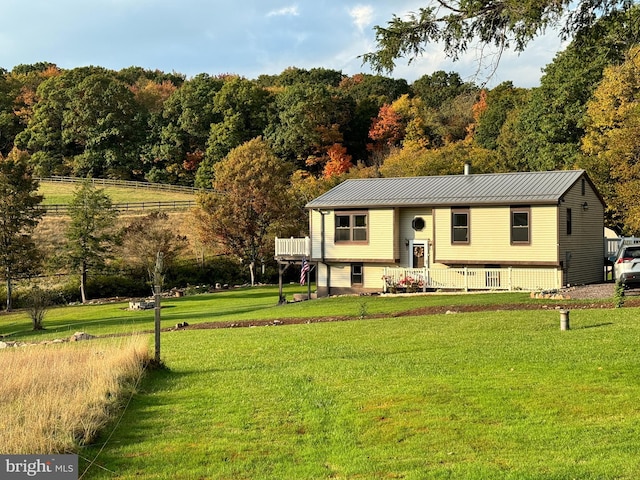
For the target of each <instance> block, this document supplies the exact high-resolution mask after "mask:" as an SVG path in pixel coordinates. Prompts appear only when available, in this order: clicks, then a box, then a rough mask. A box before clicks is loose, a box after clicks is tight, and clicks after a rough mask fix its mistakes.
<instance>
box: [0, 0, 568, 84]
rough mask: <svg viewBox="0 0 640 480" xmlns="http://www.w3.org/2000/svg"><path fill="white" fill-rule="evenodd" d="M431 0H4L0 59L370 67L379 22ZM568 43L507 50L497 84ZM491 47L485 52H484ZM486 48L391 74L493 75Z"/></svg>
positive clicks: (271, 70)
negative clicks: (482, 61)
mask: <svg viewBox="0 0 640 480" xmlns="http://www.w3.org/2000/svg"><path fill="white" fill-rule="evenodd" d="M426 4H427V1H426V0H423V1H419V0H418V1H416V0H413V1H412V0H395V1H394V0H369V1H367V0H362V1H354V2H351V1H344V0H313V1H303V0H298V1H292V0H235V1H230V0H210V1H206V0H2V1H1V2H0V67H3V68H6V69H7V70H11V69H12V68H13V67H14V66H15V65H19V64H29V63H35V62H40V61H48V62H53V63H55V64H57V65H58V66H60V67H62V68H74V67H78V66H85V65H98V66H102V67H106V68H111V69H115V70H119V69H121V68H125V67H129V66H139V67H143V68H148V69H159V70H163V71H166V72H171V71H175V72H178V73H182V74H185V75H187V77H192V76H194V75H197V74H198V73H208V74H211V75H217V74H221V73H235V74H239V75H242V76H244V77H247V78H257V77H258V76H259V75H260V74H277V73H280V72H282V71H283V70H284V69H285V68H287V67H290V66H295V67H300V68H314V67H323V68H331V69H335V70H341V71H342V72H343V73H345V74H347V75H353V74H355V73H358V72H367V73H368V72H370V70H369V69H368V67H367V66H363V65H362V62H361V60H360V59H359V58H358V56H359V55H362V54H364V53H367V52H369V51H372V50H373V49H374V47H375V43H374V40H375V34H374V31H373V26H374V25H384V24H386V22H387V21H388V20H390V19H391V17H392V15H393V14H396V15H399V16H402V15H404V14H406V13H407V12H411V11H417V9H418V8H420V7H421V6H425V5H426ZM561 48H562V46H561V44H560V42H559V41H558V39H557V37H555V36H554V35H548V36H546V37H544V38H541V39H540V40H538V41H536V42H534V43H533V44H532V45H531V46H530V48H529V49H528V50H527V51H526V52H525V53H522V54H520V55H517V54H514V53H506V54H504V55H503V57H502V60H501V62H500V66H499V68H498V70H497V71H496V72H495V74H494V75H493V76H492V77H491V79H490V81H489V86H492V85H497V84H498V83H500V82H503V81H506V80H511V81H513V83H514V84H515V85H516V86H520V87H533V86H536V85H538V83H539V79H540V76H541V68H542V67H544V66H545V65H546V64H548V63H549V62H550V61H551V60H552V59H553V57H554V55H555V54H556V53H557V52H558V51H559V50H560V49H561ZM484 53H485V54H486V52H484ZM480 54H481V52H479V51H478V50H473V49H472V50H471V51H470V52H469V53H468V54H467V55H466V56H464V57H463V58H462V59H461V60H460V61H459V62H456V63H453V62H451V61H450V60H447V59H446V58H445V57H444V55H443V54H442V51H441V49H440V48H437V46H436V47H433V48H430V49H429V50H428V51H427V52H426V54H425V55H424V57H423V58H421V59H420V60H418V61H416V62H414V63H412V64H411V65H407V62H406V61H405V60H399V61H398V62H397V68H396V70H395V71H394V72H393V74H392V75H391V76H393V77H397V78H404V79H406V80H407V81H409V82H412V81H414V80H415V79H417V78H419V77H421V76H422V75H425V74H431V73H433V72H434V71H437V70H445V71H447V72H450V71H455V72H458V73H459V74H460V75H461V76H462V77H463V79H465V80H471V81H476V82H478V83H479V82H482V81H484V80H486V78H487V75H488V72H487V71H479V72H478V63H477V58H478V57H479V56H480Z"/></svg>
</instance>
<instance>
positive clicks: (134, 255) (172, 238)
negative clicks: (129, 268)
mask: <svg viewBox="0 0 640 480" xmlns="http://www.w3.org/2000/svg"><path fill="white" fill-rule="evenodd" d="M121 236H122V256H123V257H124V258H126V259H127V260H129V261H131V262H132V263H134V264H137V265H140V266H142V267H143V268H144V269H145V271H146V272H147V275H148V277H149V281H153V275H154V268H155V265H156V260H157V255H158V253H162V257H163V264H164V268H165V269H166V268H168V267H170V266H171V264H172V263H173V262H174V261H175V259H176V258H177V256H178V255H179V254H180V252H181V251H182V250H183V249H184V247H185V246H186V243H187V237H185V236H182V235H178V234H176V233H175V229H174V228H173V226H172V224H171V219H170V218H169V215H167V214H166V213H164V212H159V211H158V212H151V213H150V214H148V215H145V216H144V217H138V218H136V219H135V220H133V221H132V222H131V223H130V224H129V225H128V226H127V227H125V228H124V229H123V230H122V234H121Z"/></svg>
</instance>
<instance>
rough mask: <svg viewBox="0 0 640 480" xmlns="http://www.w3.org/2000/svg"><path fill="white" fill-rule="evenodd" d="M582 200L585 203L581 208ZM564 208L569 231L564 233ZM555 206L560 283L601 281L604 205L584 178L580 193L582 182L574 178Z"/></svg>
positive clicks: (602, 273)
mask: <svg viewBox="0 0 640 480" xmlns="http://www.w3.org/2000/svg"><path fill="white" fill-rule="evenodd" d="M585 202H586V203H587V206H586V208H583V204H584V203H585ZM568 208H570V209H571V218H572V222H571V223H572V229H571V230H572V231H571V235H569V234H567V209H568ZM559 210H560V212H559V220H558V224H559V230H560V260H562V262H563V267H564V271H565V278H564V283H565V284H569V285H581V284H587V283H596V282H601V281H603V279H604V235H603V233H602V232H603V231H604V230H603V229H604V208H603V205H602V203H601V202H600V199H599V198H598V196H597V195H596V193H595V192H594V191H593V189H592V188H591V185H590V184H589V182H585V194H584V195H582V182H581V180H578V182H576V184H575V185H574V186H573V187H572V188H571V189H570V190H569V191H568V192H567V194H566V195H565V196H564V197H563V199H562V201H561V202H560V208H559Z"/></svg>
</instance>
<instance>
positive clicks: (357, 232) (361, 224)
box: [335, 212, 369, 243]
mask: <svg viewBox="0 0 640 480" xmlns="http://www.w3.org/2000/svg"><path fill="white" fill-rule="evenodd" d="M367 216H368V215H367V212H336V217H335V221H336V232H335V241H336V243H338V242H361V243H366V242H367V240H368V238H369V227H368V223H369V222H368V221H367V220H368V219H367Z"/></svg>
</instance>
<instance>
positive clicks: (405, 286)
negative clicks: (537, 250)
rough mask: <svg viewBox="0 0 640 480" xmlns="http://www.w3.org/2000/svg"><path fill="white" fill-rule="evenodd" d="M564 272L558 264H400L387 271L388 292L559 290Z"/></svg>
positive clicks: (385, 283)
mask: <svg viewBox="0 0 640 480" xmlns="http://www.w3.org/2000/svg"><path fill="white" fill-rule="evenodd" d="M561 287H562V272H561V271H559V270H558V269H555V268H517V267H509V268H472V267H463V268H396V267H386V268H385V269H384V273H383V289H384V291H385V292H389V291H393V290H396V291H398V290H401V291H426V290H427V289H443V290H446V289H452V290H464V291H468V290H506V291H513V290H527V291H542V290H556V289H559V288H561Z"/></svg>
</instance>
